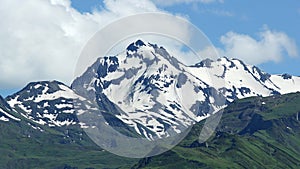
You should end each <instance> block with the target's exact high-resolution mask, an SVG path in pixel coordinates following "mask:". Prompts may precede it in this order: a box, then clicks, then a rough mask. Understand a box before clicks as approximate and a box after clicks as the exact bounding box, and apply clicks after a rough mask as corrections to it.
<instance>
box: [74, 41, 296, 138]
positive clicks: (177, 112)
mask: <svg viewBox="0 0 300 169" xmlns="http://www.w3.org/2000/svg"><path fill="white" fill-rule="evenodd" d="M72 89H73V90H74V91H75V92H76V93H78V94H79V95H81V96H83V97H87V98H89V99H93V100H95V101H97V103H98V105H99V107H100V108H101V109H102V110H104V111H107V112H110V113H112V114H114V116H115V117H117V118H119V119H120V120H121V121H123V122H124V123H126V124H128V125H129V126H131V127H134V128H135V130H136V132H137V133H139V134H140V135H143V136H145V137H147V138H149V139H153V137H156V136H158V137H159V138H160V137H165V136H169V135H172V134H177V133H180V132H181V131H183V130H184V129H186V128H187V127H188V126H190V125H191V124H193V123H194V122H197V121H200V120H202V119H205V118H207V117H208V116H209V115H210V114H211V113H213V112H215V111H217V110H219V109H221V108H222V107H224V106H225V105H227V104H228V103H229V102H232V101H234V100H235V99H240V98H245V97H250V96H269V95H273V94H284V93H288V92H295V91H299V90H300V78H299V77H293V76H289V75H283V76H280V75H269V74H267V73H265V72H262V71H261V70H260V69H258V68H257V67H255V66H250V65H246V64H244V63H243V62H242V61H240V60H237V59H227V58H226V57H223V58H220V59H218V60H217V61H213V60H210V59H206V60H203V61H201V62H200V63H198V64H195V65H192V66H188V65H184V64H183V63H181V62H179V61H178V60H177V59H176V58H175V57H173V56H170V54H169V53H168V52H167V50H166V49H164V48H163V47H158V46H157V45H153V44H150V43H148V44H146V43H144V42H143V41H141V40H138V41H136V42H134V43H132V44H130V45H129V46H128V47H127V49H126V50H125V51H124V52H123V53H120V54H118V55H116V56H109V57H100V58H99V59H98V60H97V61H96V62H95V63H94V64H93V65H92V66H91V67H89V68H88V69H87V71H86V72H85V73H84V74H83V75H82V76H81V77H79V78H77V79H76V80H75V81H74V82H73V84H72Z"/></svg>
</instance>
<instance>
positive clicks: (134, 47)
mask: <svg viewBox="0 0 300 169" xmlns="http://www.w3.org/2000/svg"><path fill="white" fill-rule="evenodd" d="M141 46H146V44H145V43H144V42H143V41H142V40H140V39H139V40H137V41H136V42H133V43H131V44H130V45H129V46H128V47H127V51H131V52H136V51H137V49H138V48H139V47H141Z"/></svg>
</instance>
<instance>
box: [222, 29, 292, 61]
mask: <svg viewBox="0 0 300 169" xmlns="http://www.w3.org/2000/svg"><path fill="white" fill-rule="evenodd" d="M258 37H259V38H258V39H255V38H253V37H251V36H249V35H246V34H238V33H235V32H228V33H226V34H225V35H223V36H222V37H221V43H222V44H223V45H224V49H223V50H220V51H221V54H223V55H225V56H228V57H234V58H239V59H241V60H243V61H245V62H246V63H249V64H260V63H264V62H268V61H274V62H279V61H280V60H281V59H282V58H283V57H284V55H285V54H287V55H288V56H290V57H297V56H298V51H297V46H296V43H295V41H294V40H293V39H291V38H290V37H289V36H288V35H286V34H285V33H284V32H278V31H273V30H270V29H269V28H267V27H264V29H263V31H261V32H259V33H258Z"/></svg>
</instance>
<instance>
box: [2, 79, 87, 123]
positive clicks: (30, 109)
mask: <svg viewBox="0 0 300 169" xmlns="http://www.w3.org/2000/svg"><path fill="white" fill-rule="evenodd" d="M6 100H7V103H8V104H9V106H10V107H11V108H12V109H14V110H15V111H17V112H18V113H20V115H22V116H23V117H24V118H26V119H30V120H32V121H33V122H35V123H37V124H40V125H47V126H49V127H55V126H57V127H60V126H68V125H76V124H79V125H81V127H83V126H84V124H82V123H80V122H79V121H78V119H77V115H76V113H75V111H74V104H73V102H74V100H84V99H83V98H82V97H80V96H79V95H76V94H75V93H74V92H73V91H72V90H71V89H70V88H69V87H68V86H66V85H64V84H63V83H61V82H57V81H42V82H32V83H29V84H28V85H27V86H26V87H25V88H23V89H22V90H21V91H19V92H17V93H15V94H14V95H12V96H8V97H7V98H6Z"/></svg>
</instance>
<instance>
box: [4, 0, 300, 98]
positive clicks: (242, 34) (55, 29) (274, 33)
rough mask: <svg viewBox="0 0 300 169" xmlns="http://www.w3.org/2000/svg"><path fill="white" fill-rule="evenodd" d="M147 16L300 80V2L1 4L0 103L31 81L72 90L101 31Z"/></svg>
mask: <svg viewBox="0 0 300 169" xmlns="http://www.w3.org/2000/svg"><path fill="white" fill-rule="evenodd" d="M143 12H164V13H168V14H171V15H174V16H181V17H184V18H186V19H188V20H189V21H190V22H191V23H192V24H194V25H195V26H197V27H198V28H199V29H200V30H201V31H202V32H203V33H204V34H205V35H206V36H207V37H208V38H209V39H210V41H211V42H212V44H213V45H214V46H215V47H216V48H217V49H218V51H219V53H220V54H221V55H224V56H227V57H229V58H239V59H241V60H243V61H244V62H246V63H248V64H253V65H257V66H259V67H260V68H261V69H262V70H264V71H266V72H268V73H271V74H282V73H289V74H292V75H296V76H300V69H299V65H300V56H299V55H300V32H299V30H300V1H298V0H290V1H288V2H287V1H271V0H264V1H251V0H245V1H239V0H104V1H102V0H31V1H18V0H1V1H0V17H1V19H0V25H1V27H0V72H1V74H0V95H2V96H7V95H9V94H12V93H13V92H15V91H18V90H20V89H21V88H22V87H24V86H25V85H26V84H27V83H29V82H31V81H40V80H54V79H55V80H59V81H62V82H64V83H66V84H68V85H69V84H70V82H71V81H72V79H73V72H74V67H75V65H76V63H77V59H78V57H79V55H80V52H81V50H82V48H83V46H84V45H85V44H86V43H87V41H88V40H89V39H90V38H91V37H92V36H93V35H94V34H95V33H96V32H97V31H98V30H99V29H101V28H103V27H105V26H106V25H108V24H110V23H112V22H114V21H116V20H118V19H120V18H122V17H125V16H129V15H133V14H138V13H143Z"/></svg>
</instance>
